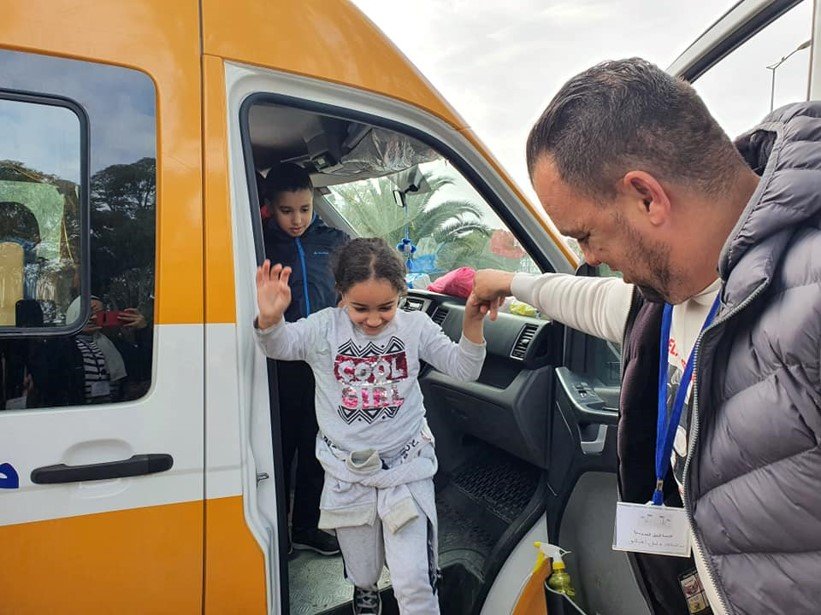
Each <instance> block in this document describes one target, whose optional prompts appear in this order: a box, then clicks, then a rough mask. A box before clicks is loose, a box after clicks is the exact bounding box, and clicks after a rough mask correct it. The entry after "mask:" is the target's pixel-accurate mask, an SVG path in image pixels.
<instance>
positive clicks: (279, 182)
mask: <svg viewBox="0 0 821 615" xmlns="http://www.w3.org/2000/svg"><path fill="white" fill-rule="evenodd" d="M263 186H264V187H263V190H262V194H261V195H260V196H261V197H262V198H263V199H264V200H268V201H274V200H275V199H276V198H277V197H278V196H279V195H280V194H281V193H282V192H297V191H298V190H313V189H314V185H313V183H312V182H311V176H310V174H309V173H308V171H306V170H305V169H303V168H302V167H301V166H299V165H297V164H294V163H292V162H284V163H282V164H278V165H276V166H274V167H272V168H271V170H270V171H268V175H267V176H266V177H265V182H264V184H263Z"/></svg>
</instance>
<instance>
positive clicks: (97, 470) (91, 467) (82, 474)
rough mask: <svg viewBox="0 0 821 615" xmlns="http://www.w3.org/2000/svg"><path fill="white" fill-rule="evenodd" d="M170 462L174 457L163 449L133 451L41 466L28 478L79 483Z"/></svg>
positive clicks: (162, 468) (156, 468)
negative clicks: (114, 457) (110, 458)
mask: <svg viewBox="0 0 821 615" xmlns="http://www.w3.org/2000/svg"><path fill="white" fill-rule="evenodd" d="M173 465H174V458H173V457H172V456H171V455H168V454H166V453H152V454H149V455H134V456H133V457H131V458H129V459H123V460H121V461H106V462H104V463H89V464H87V465H81V466H67V465H66V464H64V463H58V464H57V465H53V466H43V467H42V468H37V469H35V470H32V471H31V482H33V483H36V484H38V485H53V484H56V483H78V482H82V481H87V480H107V479H111V478H126V477H128V476H142V475H144V474H156V473H157V472H165V471H166V470H170V469H171V466H173Z"/></svg>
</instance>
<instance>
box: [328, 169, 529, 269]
mask: <svg viewBox="0 0 821 615" xmlns="http://www.w3.org/2000/svg"><path fill="white" fill-rule="evenodd" d="M418 170H419V174H420V175H421V176H422V177H423V178H424V182H421V185H422V187H421V188H420V189H419V190H418V191H415V192H414V191H409V192H407V193H406V194H405V199H404V202H405V206H404V207H403V206H401V205H400V203H401V202H402V201H401V200H399V199H398V197H397V195H396V194H395V191H396V190H397V187H399V186H402V185H403V179H404V178H405V177H406V176H407V171H404V172H399V173H394V174H390V175H386V176H384V177H379V178H374V179H365V180H359V181H353V182H350V183H345V184H338V185H335V186H329V190H330V195H329V197H328V200H329V201H330V202H331V203H332V204H333V205H334V207H335V208H336V209H337V210H338V211H339V212H340V213H341V214H342V216H343V217H344V218H345V219H346V220H347V221H348V223H349V224H350V225H351V227H352V228H353V229H354V230H355V231H356V233H357V234H358V235H360V236H376V237H382V238H384V239H386V240H387V241H388V243H390V244H391V245H400V244H402V242H403V240H404V239H405V238H407V239H409V240H410V243H411V244H412V245H413V246H414V247H415V248H416V250H415V251H414V252H413V254H412V255H410V259H409V261H408V269H409V270H410V272H411V278H413V276H414V275H420V276H421V275H424V276H427V277H429V278H430V279H431V280H435V279H436V278H438V277H439V276H441V275H442V274H444V273H447V272H448V271H450V270H452V269H456V268H458V267H472V268H474V269H483V268H493V269H503V270H505V271H522V272H528V273H540V271H539V268H538V267H537V266H536V264H535V263H534V262H533V260H532V259H531V258H530V256H528V254H527V253H526V252H525V251H524V249H523V248H522V246H521V245H520V244H519V243H518V242H517V241H516V239H515V237H514V236H513V234H512V233H511V232H510V231H509V230H508V229H507V228H506V227H505V225H504V223H503V222H502V221H501V220H500V219H499V217H498V216H497V215H496V214H495V213H494V212H493V210H492V209H491V208H490V206H489V205H488V204H487V202H486V201H485V200H484V199H483V198H482V197H481V196H480V195H479V193H478V192H477V191H476V190H475V189H474V188H473V186H472V185H471V184H470V183H469V182H468V181H467V179H465V178H464V176H462V174H461V173H459V172H458V171H457V170H456V169H454V168H453V166H451V165H450V164H449V163H448V162H447V161H446V160H445V159H443V158H440V157H438V156H437V157H436V158H435V159H434V160H432V161H430V162H424V163H422V164H419V165H418Z"/></svg>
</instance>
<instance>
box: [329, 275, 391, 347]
mask: <svg viewBox="0 0 821 615" xmlns="http://www.w3.org/2000/svg"><path fill="white" fill-rule="evenodd" d="M342 302H343V303H344V304H345V307H346V308H347V311H348V316H349V317H350V319H351V322H352V323H353V324H354V325H356V326H357V327H359V328H360V329H361V330H362V332H363V333H365V335H377V334H378V333H381V332H382V331H383V330H384V329H385V327H386V326H387V325H388V323H389V322H390V321H391V320H393V317H394V316H396V309H397V307H398V305H399V293H398V292H397V290H396V289H395V288H394V287H393V285H392V284H391V283H390V282H388V281H387V280H377V279H374V278H371V279H370V280H365V281H364V282H359V283H357V284H354V285H353V286H351V287H350V288H349V289H348V290H347V291H346V292H344V293H343V294H342Z"/></svg>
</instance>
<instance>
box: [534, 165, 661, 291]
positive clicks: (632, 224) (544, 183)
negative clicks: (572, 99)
mask: <svg viewBox="0 0 821 615" xmlns="http://www.w3.org/2000/svg"><path fill="white" fill-rule="evenodd" d="M532 180H533V187H534V189H535V190H536V195H537V196H538V197H539V201H540V202H541V204H542V207H544V210H545V211H546V212H547V214H548V216H550V218H551V220H553V222H554V224H555V225H556V227H557V228H558V229H559V232H560V233H561V234H562V235H565V236H567V237H573V238H574V239H576V240H577V241H578V242H579V246H580V247H581V249H582V252H583V254H584V259H585V261H586V262H587V263H588V264H590V265H591V266H594V267H595V266H598V265H600V264H602V263H605V264H607V265H608V266H609V267H610V268H611V269H613V270H615V271H619V272H621V274H622V277H623V279H624V281H625V282H628V283H630V284H635V285H636V286H638V287H639V289H640V290H641V292H642V294H643V295H644V296H645V297H646V298H647V299H648V300H650V301H669V300H670V299H671V286H672V282H673V274H672V269H671V264H670V251H669V249H668V248H667V246H666V245H665V244H664V243H662V242H661V241H660V240H659V238H657V237H654V236H653V231H652V228H651V227H649V226H648V225H645V224H641V222H642V221H641V220H640V219H637V217H640V216H641V207H639V206H637V204H636V203H635V202H633V201H634V199H632V197H629V196H625V195H617V196H616V197H615V198H614V199H613V200H612V201H610V202H607V203H601V202H597V201H596V200H594V199H593V198H591V197H590V196H588V195H587V194H584V193H582V192H580V191H578V190H576V189H575V188H573V187H571V186H569V185H568V184H567V183H565V182H564V181H563V180H562V179H561V177H560V175H559V172H558V170H557V169H556V166H555V164H554V163H553V161H552V159H551V158H550V157H549V156H542V158H541V159H540V160H539V161H538V162H537V163H536V165H535V167H534V169H533V177H532Z"/></svg>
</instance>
